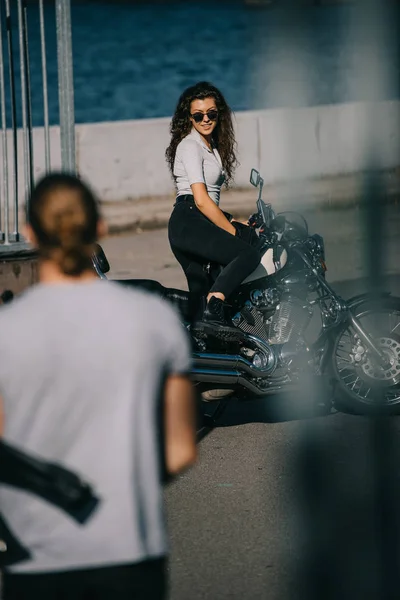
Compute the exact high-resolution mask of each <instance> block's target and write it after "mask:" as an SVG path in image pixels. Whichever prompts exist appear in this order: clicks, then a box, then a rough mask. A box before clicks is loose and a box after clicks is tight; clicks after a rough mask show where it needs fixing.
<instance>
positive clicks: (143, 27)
mask: <svg viewBox="0 0 400 600" xmlns="http://www.w3.org/2000/svg"><path fill="white" fill-rule="evenodd" d="M11 4H13V5H16V3H11ZM392 10H393V12H394V13H396V14H393V15H392V16H391V18H390V22H391V23H392V24H393V23H396V17H397V16H398V13H399V8H398V3H397V7H396V6H395V5H394V3H393V8H392ZM356 11H357V6H356V5H331V6H320V7H318V6H315V7H307V8H304V9H302V10H301V11H298V14H297V15H296V16H295V19H292V20H290V19H288V17H287V14H288V13H287V12H286V13H285V12H283V11H282V10H280V9H278V8H273V7H272V8H267V7H263V8H260V7H259V8H256V7H251V6H248V5H245V4H244V3H243V2H241V1H237V2H219V3H218V2H215V1H214V2H209V1H208V0H205V1H201V2H198V1H197V2H196V1H193V2H190V1H188V2H169V3H163V4H153V3H143V4H137V3H136V4H129V3H123V4H119V3H118V2H106V1H105V2H100V3H99V2H93V1H92V2H90V1H83V2H82V1H81V2H74V1H73V2H72V35H73V55H74V83H75V114H76V121H77V122H78V123H82V122H96V121H114V120H125V119H143V118H154V117H165V116H169V115H171V114H172V112H173V110H174V108H175V105H176V102H177V99H178V97H179V94H180V93H181V91H182V90H183V89H184V88H185V87H186V86H189V85H191V84H193V83H195V82H196V81H198V80H204V79H205V80H210V81H212V82H213V83H214V84H215V85H217V86H218V87H220V88H221V90H222V91H223V92H224V94H225V95H226V97H227V100H228V102H229V103H230V104H231V106H232V108H233V109H234V110H235V111H239V110H252V109H260V108H273V107H278V106H289V105H297V106H298V105H300V106H301V105H303V106H304V105H309V106H311V105H319V104H333V103H339V102H347V101H356V100H364V99H367V97H366V91H365V85H363V81H364V83H365V69H364V71H363V69H362V68H361V66H360V65H362V64H364V65H365V57H366V53H367V54H368V52H371V47H372V46H371V44H372V42H373V40H374V39H375V38H376V32H375V28H373V29H371V32H370V35H371V43H369V42H368V40H365V39H362V36H359V35H357V34H355V32H356V30H357V23H358V20H359V17H358V13H357V12H356ZM2 22H3V31H2V34H3V54H4V60H5V69H6V72H5V79H6V96H7V102H6V106H7V115H8V125H10V119H11V111H10V93H9V85H8V80H9V78H8V52H7V45H6V41H7V35H6V31H5V20H4V15H3V19H2ZM45 23H46V41H47V67H48V84H49V104H50V121H51V123H52V124H54V123H57V122H58V91H57V54H56V35H55V24H54V6H52V5H51V4H46V6H45ZM28 27H29V56H30V71H31V82H32V113H33V122H34V125H41V124H42V123H43V95H42V71H41V53H40V35H39V12H38V8H37V5H35V4H32V5H29V7H28ZM378 29H379V28H378ZM12 32H13V45H14V55H15V59H14V62H15V64H14V68H15V73H16V79H17V115H18V121H19V122H21V115H20V113H21V110H20V99H19V96H20V92H19V55H18V29H17V13H16V11H15V9H14V12H13V13H12ZM383 37H384V39H385V49H384V52H383V53H381V54H380V55H379V56H378V57H376V56H374V57H373V58H374V60H378V61H381V64H380V67H381V71H382V72H383V71H385V70H387V69H389V71H391V73H392V78H393V81H394V80H395V79H396V78H398V76H399V70H398V57H397V46H396V42H395V40H394V39H393V36H390V35H386V33H385V35H384V36H383ZM293 65H294V66H293ZM385 72H386V71H385ZM362 75H363V76H364V79H363V77H362ZM378 87H379V86H378ZM293 90H299V93H298V94H297V93H296V92H295V93H293ZM367 95H368V94H367ZM397 96H398V89H395V86H394V85H392V86H390V85H389V86H388V85H383V86H382V89H379V90H378V92H377V93H376V97H377V98H378V99H389V98H393V97H397Z"/></svg>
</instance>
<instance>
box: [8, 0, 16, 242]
mask: <svg viewBox="0 0 400 600" xmlns="http://www.w3.org/2000/svg"><path fill="white" fill-rule="evenodd" d="M5 7H6V28H7V47H8V65H9V77H10V94H11V127H12V132H13V137H12V139H13V159H14V173H13V175H14V203H13V209H14V234H15V235H17V233H18V189H19V186H18V175H19V170H18V132H17V102H16V97H15V71H14V52H13V42H12V20H11V10H10V1H9V0H5Z"/></svg>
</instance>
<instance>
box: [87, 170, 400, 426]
mask: <svg viewBox="0 0 400 600" xmlns="http://www.w3.org/2000/svg"><path fill="white" fill-rule="evenodd" d="M250 182H251V183H252V185H253V186H255V187H256V188H258V190H259V193H258V199H257V211H256V213H254V214H253V215H252V216H251V217H250V219H249V225H250V226H252V227H254V228H255V230H256V231H257V232H258V235H259V240H260V244H261V248H262V259H261V263H260V265H259V266H258V267H257V269H256V270H255V271H254V272H253V273H252V274H251V275H250V276H249V277H248V278H247V279H246V280H245V281H243V283H242V285H241V286H240V288H239V289H238V290H237V291H236V293H235V294H234V295H233V297H231V298H229V303H230V311H231V315H230V316H231V318H232V321H233V323H234V325H235V326H236V328H237V331H233V332H232V333H229V334H223V335H221V334H218V333H217V332H216V333H215V335H213V334H212V333H211V334H210V333H205V332H204V331H202V330H201V328H200V329H198V328H196V325H193V324H192V323H191V314H190V301H189V293H188V292H186V291H182V290H177V289H174V288H165V287H164V286H162V285H161V284H160V283H158V282H156V281H153V280H143V279H135V280H121V281H120V283H121V284H124V285H127V286H132V287H136V286H138V287H142V288H145V289H147V290H148V291H150V292H154V293H156V294H158V295H159V296H161V297H162V298H164V299H166V300H167V301H169V302H171V303H173V304H174V305H175V306H176V308H177V310H178V311H179V314H180V315H181V320H182V323H183V324H184V326H185V327H186V328H187V330H188V332H189V333H190V335H191V339H192V341H193V369H192V378H193V381H194V383H195V384H196V386H197V388H198V390H199V391H200V392H201V393H202V394H203V398H204V397H206V396H207V393H208V394H211V396H210V395H208V400H209V399H210V397H211V398H213V397H215V398H216V399H217V398H219V397H221V396H222V395H223V392H221V393H220V394H218V393H217V394H215V395H214V396H213V395H212V393H213V392H212V391H213V390H230V393H231V394H234V395H235V396H236V397H239V398H242V399H249V398H250V399H251V398H255V397H262V396H267V395H271V394H277V393H280V392H285V391H289V390H294V391H295V390H296V389H298V388H299V386H301V385H302V382H304V374H305V373H308V374H310V375H311V376H312V377H314V376H315V377H317V378H319V380H320V381H322V380H323V381H324V382H329V384H330V385H329V388H330V389H331V391H332V399H333V400H335V401H336V402H339V403H340V404H341V405H343V404H346V405H347V407H348V408H350V409H351V410H352V411H356V412H361V413H370V412H371V411H379V412H381V413H382V412H383V413H385V414H391V413H396V412H398V410H399V407H400V298H396V297H392V296H391V294H390V293H382V294H374V295H368V294H362V295H358V296H355V297H353V298H351V299H350V300H347V301H345V300H344V299H343V298H341V297H340V296H339V295H338V294H337V293H336V292H335V291H334V290H333V289H332V287H331V286H330V285H329V284H328V282H327V281H326V277H325V273H326V264H325V250H324V241H323V238H322V237H321V236H320V235H318V234H313V235H310V233H309V231H308V225H307V222H306V220H305V219H304V217H303V216H302V215H300V214H299V213H296V212H282V213H280V214H276V213H275V212H274V210H273V209H272V207H271V205H270V204H267V203H265V202H264V201H263V199H262V190H263V183H264V181H263V179H262V177H261V176H260V173H259V172H258V171H256V170H255V169H252V171H251V176H250ZM94 267H95V269H96V271H97V273H98V275H99V277H102V278H106V276H105V273H106V272H107V271H108V270H109V265H108V262H107V259H106V257H105V255H104V253H103V254H102V250H101V248H99V252H98V253H97V255H96V257H95V258H94ZM204 268H205V269H206V270H208V272H209V273H210V277H211V275H212V274H213V273H214V277H215V265H209V264H208V265H204ZM210 287H211V282H210ZM317 311H319V314H320V317H321V325H320V327H319V332H318V335H317V336H316V339H315V340H314V341H310V336H309V335H308V334H309V330H310V324H311V322H312V317H313V316H314V315H315V313H317ZM228 393H229V392H226V394H228Z"/></svg>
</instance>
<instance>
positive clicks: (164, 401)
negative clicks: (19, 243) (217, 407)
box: [0, 173, 196, 600]
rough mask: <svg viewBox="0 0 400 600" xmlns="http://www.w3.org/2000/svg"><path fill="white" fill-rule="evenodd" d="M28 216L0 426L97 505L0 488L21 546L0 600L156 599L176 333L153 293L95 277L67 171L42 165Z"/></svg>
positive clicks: (88, 228) (162, 558) (86, 224)
mask: <svg viewBox="0 0 400 600" xmlns="http://www.w3.org/2000/svg"><path fill="white" fill-rule="evenodd" d="M28 217H29V224H28V226H27V231H26V235H27V237H28V238H29V240H30V241H31V243H32V244H33V245H34V246H35V247H36V248H37V251H38V254H39V283H38V284H37V285H35V286H33V287H32V288H29V289H28V290H27V291H25V292H24V293H23V294H21V295H20V296H18V297H16V298H15V299H14V300H13V301H12V302H10V303H8V304H7V305H5V306H2V307H1V308H0V331H1V337H0V395H1V398H0V415H2V417H1V418H0V434H1V435H2V437H3V439H4V441H5V442H8V443H10V444H13V445H14V446H16V447H19V448H20V449H21V450H22V451H25V452H27V453H29V454H32V456H35V455H36V456H38V457H40V458H42V459H44V460H46V461H48V462H54V463H58V464H60V465H63V466H65V467H66V468H69V469H70V470H71V471H73V472H74V473H77V474H79V475H81V476H82V478H83V479H85V480H86V481H88V482H89V483H90V484H91V485H92V486H93V488H94V490H95V492H96V495H97V496H98V497H99V499H100V503H99V507H98V508H97V510H96V512H95V513H94V515H93V516H92V517H91V518H90V520H89V521H88V522H87V523H85V525H83V526H82V525H79V524H78V523H77V522H76V521H74V520H73V519H71V518H70V517H69V516H68V515H67V514H65V513H64V512H62V511H61V510H60V509H58V508H56V507H54V506H52V505H50V504H49V503H46V502H45V501H44V500H42V499H40V498H37V497H34V496H33V495H30V494H29V493H26V492H23V491H21V490H17V489H12V488H7V487H6V486H0V511H1V515H2V518H3V519H5V521H6V522H7V525H8V527H9V528H10V530H11V531H12V532H13V534H14V535H15V537H16V539H17V540H18V541H19V542H20V543H21V544H22V545H23V547H25V548H26V549H27V551H28V552H29V554H30V558H29V559H26V560H22V561H21V562H19V563H17V564H14V565H12V566H10V567H8V568H7V570H6V571H5V572H4V574H3V600H9V599H13V600H28V599H29V600H31V599H32V598H38V599H39V598H40V600H47V599H48V600H50V599H52V600H56V599H60V598H63V600H69V599H71V600H72V599H73V600H83V599H84V598H91V600H106V599H107V600H111V599H114V598H115V599H116V600H117V599H118V600H125V599H128V598H129V599H130V600H131V599H133V598H135V599H136V600H144V599H146V600H161V599H162V598H164V597H165V590H166V560H167V559H166V557H167V554H168V543H167V534H166V528H165V522H164V513H163V508H162V481H163V480H162V477H163V468H164V467H165V468H166V470H167V472H168V473H169V474H171V475H173V474H176V473H179V472H180V471H181V470H182V469H185V468H186V467H188V466H189V465H191V464H192V463H193V462H194V461H195V458H196V443H195V418H194V413H195V411H194V400H193V392H192V386H191V383H190V380H189V378H188V372H189V370H190V358H189V357H190V353H189V343H188V340H187V337H186V334H185V333H184V330H183V328H182V327H181V325H180V323H179V320H178V317H177V315H176V314H175V312H174V310H173V308H171V307H170V306H169V305H167V304H165V303H164V302H163V301H162V300H160V299H158V298H156V297H153V296H150V295H148V294H146V293H145V292H142V291H136V290H129V289H126V288H124V287H121V286H119V285H118V284H117V283H113V282H111V281H109V282H105V281H102V280H100V279H98V278H97V276H96V274H95V273H94V271H93V268H92V263H91V255H92V252H93V250H94V245H95V243H96V240H97V238H98V237H99V236H100V235H103V234H104V233H105V232H106V228H105V225H104V223H103V222H102V220H101V218H100V215H99V210H98V204H97V202H96V199H95V197H94V195H93V193H92V192H91V190H90V189H89V187H88V186H87V185H86V184H85V183H83V182H82V181H81V180H80V179H78V178H77V177H75V176H73V175H67V174H63V173H53V174H50V175H48V176H46V177H44V178H43V179H42V180H41V181H39V183H38V184H37V185H36V187H35V188H34V190H33V192H32V194H31V198H30V202H29V215H28ZM161 415H162V417H163V418H160V417H161ZM160 424H162V429H161V426H160ZM161 440H162V442H161ZM161 457H163V458H161Z"/></svg>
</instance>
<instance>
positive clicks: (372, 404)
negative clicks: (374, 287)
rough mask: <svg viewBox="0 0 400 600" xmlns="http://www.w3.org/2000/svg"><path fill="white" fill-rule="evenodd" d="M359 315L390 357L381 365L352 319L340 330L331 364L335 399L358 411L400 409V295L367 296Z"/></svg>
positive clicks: (368, 412)
mask: <svg viewBox="0 0 400 600" xmlns="http://www.w3.org/2000/svg"><path fill="white" fill-rule="evenodd" d="M355 316H356V317H357V319H358V320H359V322H360V324H361V326H362V327H363V329H365V331H366V332H367V333H368V334H369V335H370V336H371V337H372V339H373V340H374V342H375V344H376V345H377V346H378V347H379V348H380V349H381V350H382V352H383V353H384V354H385V356H386V357H387V359H388V366H387V367H386V369H383V368H380V367H379V366H378V365H377V364H376V361H374V359H373V356H372V355H371V352H370V351H369V350H368V348H367V347H365V344H364V343H363V342H362V340H360V338H359V336H358V335H357V333H356V331H355V330H354V328H353V327H352V325H351V323H346V324H345V325H344V326H343V327H342V328H341V329H340V331H339V332H338V334H337V336H336V339H335V341H334V344H333V349H332V357H331V368H332V374H333V379H334V381H335V384H336V389H335V402H336V404H337V405H338V406H339V407H340V406H342V407H344V408H346V407H347V408H349V409H350V410H351V411H352V412H356V413H357V414H365V415H368V414H385V415H395V414H399V413H400V299H399V298H384V299H383V300H382V301H379V302H377V301H372V300H366V301H365V303H363V304H362V305H361V306H359V307H358V308H357V311H356V314H355Z"/></svg>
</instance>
